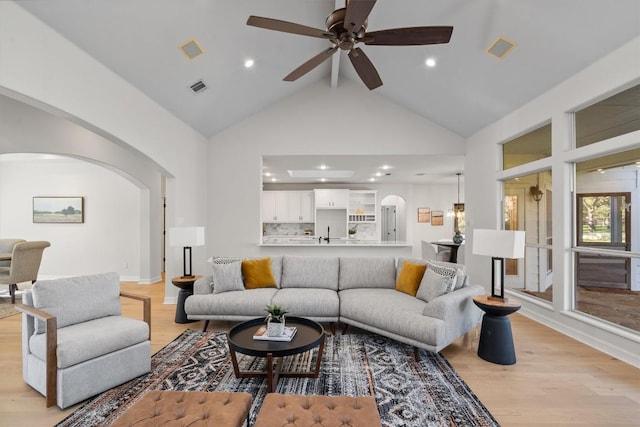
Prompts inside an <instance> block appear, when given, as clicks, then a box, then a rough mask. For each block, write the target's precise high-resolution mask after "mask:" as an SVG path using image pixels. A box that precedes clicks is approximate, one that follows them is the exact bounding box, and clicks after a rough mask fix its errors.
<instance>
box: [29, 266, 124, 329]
mask: <svg viewBox="0 0 640 427" xmlns="http://www.w3.org/2000/svg"><path fill="white" fill-rule="evenodd" d="M32 293H33V306H34V307H35V308H39V309H41V310H44V311H46V312H47V313H50V314H52V315H54V316H56V318H57V325H58V328H64V327H65V326H69V325H74V324H76V323H81V322H86V321H87V320H92V319H98V318H101V317H106V316H119V315H120V313H121V310H120V278H119V276H118V273H103V274H94V275H88V276H78V277H69V278H65V279H56V280H42V281H40V280H39V281H37V282H36V283H35V284H34V285H33V288H32ZM44 331H45V327H44V322H42V321H38V322H36V333H43V332H44Z"/></svg>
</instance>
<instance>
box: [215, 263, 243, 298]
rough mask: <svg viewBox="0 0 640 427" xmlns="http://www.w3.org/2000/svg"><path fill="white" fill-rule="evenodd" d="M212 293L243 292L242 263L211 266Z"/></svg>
mask: <svg viewBox="0 0 640 427" xmlns="http://www.w3.org/2000/svg"><path fill="white" fill-rule="evenodd" d="M213 283H214V287H213V293H214V294H220V293H222V292H229V291H243V290H244V283H243V282H242V262H240V261H235V262H231V263H229V264H213Z"/></svg>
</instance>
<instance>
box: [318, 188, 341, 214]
mask: <svg viewBox="0 0 640 427" xmlns="http://www.w3.org/2000/svg"><path fill="white" fill-rule="evenodd" d="M313 192H314V198H315V205H316V209H346V208H347V206H348V205H349V190H332V189H316V190H313Z"/></svg>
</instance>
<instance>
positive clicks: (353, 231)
mask: <svg viewBox="0 0 640 427" xmlns="http://www.w3.org/2000/svg"><path fill="white" fill-rule="evenodd" d="M349 237H350V238H352V239H353V238H355V237H356V229H355V228H350V229H349Z"/></svg>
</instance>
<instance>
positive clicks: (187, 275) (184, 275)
mask: <svg viewBox="0 0 640 427" xmlns="http://www.w3.org/2000/svg"><path fill="white" fill-rule="evenodd" d="M187 252H189V270H188V271H187ZM192 277H193V270H192V268H191V246H185V247H184V249H183V250H182V278H183V279H187V278H192Z"/></svg>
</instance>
